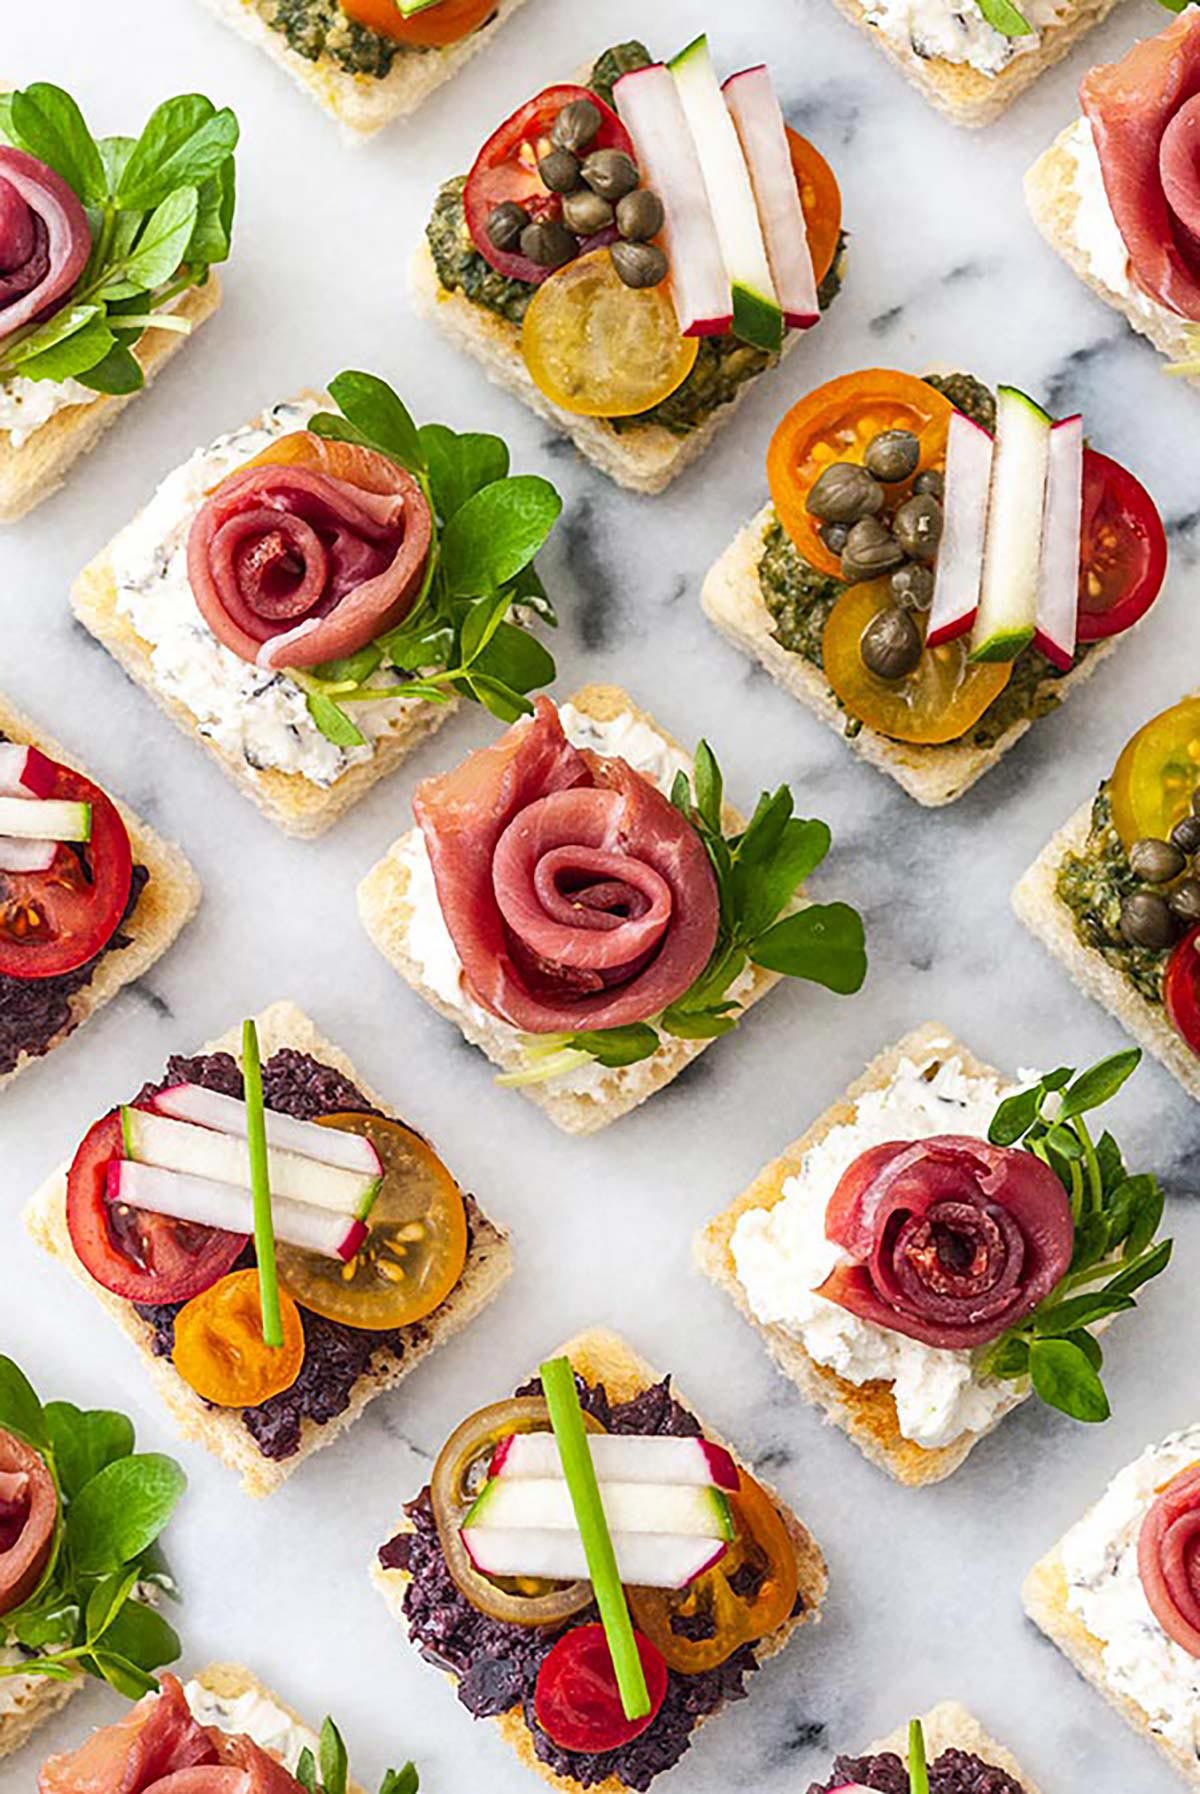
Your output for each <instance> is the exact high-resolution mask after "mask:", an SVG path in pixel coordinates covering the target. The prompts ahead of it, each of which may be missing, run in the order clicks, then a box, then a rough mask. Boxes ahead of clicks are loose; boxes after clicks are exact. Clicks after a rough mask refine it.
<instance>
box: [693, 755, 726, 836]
mask: <svg viewBox="0 0 1200 1794" xmlns="http://www.w3.org/2000/svg"><path fill="white" fill-rule="evenodd" d="M692 782H693V785H694V787H695V792H696V808H697V810H698V811H699V812H700V816H701V818H702V819H703V821H704V822H705V823H706V824H707V826H708V827H709V828H710V829H712V831H713V833H714V834H718V835H719V834H720V832H721V805H722V803H723V801H724V796H725V781H724V780H723V779H722V777H721V768H720V767H719V766H718V765H717V757H716V755H715V754H714V753H713V751H712V749H711V748H710V747H709V745H708V743H707V741H702V742H701V743H700V745H699V747H698V748H697V749H696V759H695V764H694V767H693V771H692Z"/></svg>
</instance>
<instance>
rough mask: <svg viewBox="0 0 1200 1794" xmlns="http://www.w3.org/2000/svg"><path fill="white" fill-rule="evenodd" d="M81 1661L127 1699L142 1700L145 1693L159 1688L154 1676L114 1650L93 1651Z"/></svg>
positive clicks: (152, 1692)
mask: <svg viewBox="0 0 1200 1794" xmlns="http://www.w3.org/2000/svg"><path fill="white" fill-rule="evenodd" d="M80 1662H81V1664H82V1666H83V1668H84V1669H85V1670H86V1671H87V1672H88V1674H89V1675H93V1676H98V1677H99V1678H100V1679H101V1680H102V1681H104V1682H107V1683H108V1685H109V1687H110V1688H115V1689H116V1691H117V1693H118V1694H122V1695H124V1697H125V1699H126V1700H127V1701H140V1700H141V1698H142V1696H143V1695H144V1694H154V1693H155V1692H156V1691H157V1689H158V1683H157V1681H156V1680H155V1678H154V1677H153V1676H151V1675H148V1674H147V1673H146V1671H145V1670H144V1669H141V1668H140V1667H139V1666H138V1665H137V1664H136V1663H129V1662H127V1661H126V1659H125V1658H124V1657H118V1656H117V1654H116V1653H115V1652H114V1651H93V1652H92V1653H91V1656H90V1657H83V1658H81V1659H80Z"/></svg>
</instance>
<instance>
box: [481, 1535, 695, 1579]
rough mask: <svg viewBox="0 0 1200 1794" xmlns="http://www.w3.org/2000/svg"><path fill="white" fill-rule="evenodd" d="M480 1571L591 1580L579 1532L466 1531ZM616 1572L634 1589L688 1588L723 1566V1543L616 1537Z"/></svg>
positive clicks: (663, 1538)
mask: <svg viewBox="0 0 1200 1794" xmlns="http://www.w3.org/2000/svg"><path fill="white" fill-rule="evenodd" d="M459 1536H460V1537H461V1539H462V1542H463V1544H464V1546H465V1547H466V1549H467V1552H468V1554H469V1556H470V1558H471V1561H472V1563H473V1564H474V1565H475V1567H476V1569H478V1570H482V1571H483V1572H484V1574H485V1575H488V1576H536V1577H538V1578H539V1579H540V1578H545V1579H547V1580H550V1581H555V1582H583V1581H586V1580H587V1578H588V1574H589V1572H588V1565H587V1554H586V1553H585V1551H584V1548H583V1540H582V1538H581V1537H580V1535H579V1533H578V1532H574V1533H570V1532H524V1531H517V1532H507V1531H504V1530H502V1529H501V1528H499V1527H497V1528H495V1529H492V1528H488V1527H472V1528H470V1529H467V1528H464V1529H463V1531H462V1533H461V1534H460V1535H459ZM611 1536H612V1542H613V1549H614V1551H615V1552H616V1557H617V1571H618V1574H619V1575H620V1578H621V1581H622V1582H623V1583H624V1584H625V1585H626V1586H627V1587H629V1588H686V1587H687V1585H688V1583H689V1582H694V1581H695V1579H696V1577H697V1576H700V1575H703V1573H704V1571H705V1570H708V1569H711V1568H712V1566H713V1564H715V1563H719V1562H720V1560H721V1559H722V1557H724V1555H725V1552H726V1551H727V1549H728V1547H727V1546H726V1545H725V1543H724V1542H723V1541H721V1540H713V1539H691V1538H673V1537H671V1536H670V1535H669V1534H666V1533H652V1532H638V1533H629V1532H614V1533H612V1535H611Z"/></svg>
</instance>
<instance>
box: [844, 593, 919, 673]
mask: <svg viewBox="0 0 1200 1794" xmlns="http://www.w3.org/2000/svg"><path fill="white" fill-rule="evenodd" d="M921 646H922V644H921V631H920V630H919V629H918V628H917V626H916V624H915V623H914V622H913V620H912V618H911V617H910V616H909V614H908V612H907V611H906V610H905V609H904V608H903V606H902V605H899V604H893V605H890V606H889V607H888V609H887V610H881V611H880V612H879V614H878V616H875V617H873V618H872V619H871V621H870V622H869V623H868V624H867V627H866V628H865V629H864V630H863V634H862V641H861V642H860V644H859V651H860V653H861V654H862V657H863V665H864V666H865V667H866V668H867V671H868V672H871V673H874V674H875V675H876V676H877V677H878V678H880V679H906V678H907V677H908V675H909V673H911V672H914V671H915V670H916V668H917V666H918V664H919V663H920V659H921Z"/></svg>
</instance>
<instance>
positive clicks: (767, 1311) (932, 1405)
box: [732, 1056, 1023, 1450]
mask: <svg viewBox="0 0 1200 1794" xmlns="http://www.w3.org/2000/svg"><path fill="white" fill-rule="evenodd" d="M931 1063H932V1061H930V1060H926V1061H925V1062H924V1063H922V1064H920V1065H918V1064H915V1063H914V1062H913V1061H912V1060H910V1059H904V1060H902V1061H901V1063H900V1066H899V1068H898V1070H897V1072H896V1075H895V1077H894V1078H893V1080H892V1082H891V1083H890V1084H888V1085H887V1086H886V1087H885V1088H883V1089H881V1090H870V1091H867V1092H866V1094H865V1095H863V1096H860V1097H859V1099H858V1102H857V1104H856V1105H855V1114H854V1120H853V1121H852V1122H843V1123H841V1124H840V1125H839V1126H837V1127H833V1128H831V1129H830V1130H829V1132H828V1133H827V1134H825V1135H824V1137H823V1138H822V1139H820V1140H818V1141H817V1143H816V1144H815V1145H814V1146H811V1147H810V1148H809V1150H808V1151H807V1152H806V1153H805V1155H804V1159H803V1162H802V1164H801V1167H800V1169H799V1171H797V1172H796V1173H795V1174H794V1175H793V1176H791V1177H789V1178H788V1179H787V1181H786V1182H785V1184H784V1186H783V1194H782V1196H781V1198H780V1200H779V1201H778V1202H777V1203H776V1204H775V1205H774V1207H773V1208H770V1209H763V1208H755V1209H749V1210H747V1212H746V1213H745V1214H744V1215H743V1216H742V1217H741V1219H740V1220H739V1221H738V1224H737V1226H736V1228H735V1229H734V1234H733V1240H732V1251H733V1258H734V1263H735V1265H736V1267H737V1274H738V1277H739V1279H740V1280H741V1283H742V1287H743V1289H744V1290H745V1293H746V1300H747V1301H748V1302H749V1304H750V1307H751V1309H752V1311H753V1313H754V1315H755V1316H756V1318H757V1319H758V1320H759V1321H761V1322H762V1323H763V1325H764V1326H774V1327H779V1328H781V1329H782V1330H783V1332H785V1333H788V1334H790V1335H791V1336H792V1337H793V1338H794V1339H798V1340H799V1341H800V1343H801V1344H802V1345H803V1346H804V1349H805V1350H806V1351H807V1352H808V1354H809V1356H810V1357H812V1358H815V1359H816V1361H817V1363H818V1364H824V1365H827V1366H828V1367H829V1368H830V1369H831V1370H835V1371H836V1372H837V1373H838V1375H839V1376H841V1377H845V1379H846V1381H847V1382H849V1383H855V1384H860V1383H869V1382H874V1381H875V1380H877V1379H879V1380H882V1381H884V1382H888V1383H890V1384H891V1385H892V1395H893V1397H894V1398H895V1402H896V1411H897V1416H898V1419H899V1424H900V1431H901V1432H902V1433H903V1435H904V1437H905V1438H906V1439H911V1440H912V1441H913V1442H914V1444H917V1445H920V1446H923V1447H925V1448H926V1449H927V1450H932V1449H935V1448H937V1447H939V1446H943V1445H949V1444H950V1443H951V1441H952V1440H954V1439H957V1438H959V1437H960V1435H961V1434H963V1433H965V1432H981V1431H982V1430H983V1429H984V1428H986V1427H988V1426H990V1425H991V1424H992V1423H993V1422H994V1421H995V1420H997V1419H998V1418H999V1417H1000V1416H1001V1415H1002V1414H1004V1413H1007V1412H1008V1410H1009V1409H1010V1408H1012V1407H1015V1406H1016V1404H1017V1402H1018V1401H1020V1399H1021V1395H1022V1393H1023V1391H1022V1390H1021V1389H1020V1386H1019V1385H1016V1384H1013V1383H1008V1382H999V1381H997V1380H995V1379H993V1378H986V1377H981V1376H980V1375H979V1374H978V1372H977V1371H976V1369H975V1358H974V1355H973V1354H972V1353H971V1352H966V1351H951V1350H949V1349H948V1348H946V1347H941V1346H928V1345H923V1344H922V1343H921V1341H920V1340H916V1339H908V1338H906V1337H905V1335H904V1334H902V1333H893V1332H890V1331H889V1330H888V1329H887V1328H886V1327H879V1326H876V1325H875V1324H874V1323H873V1322H871V1321H865V1320H860V1319H859V1317H858V1316H857V1315H854V1314H850V1313H849V1312H848V1311H847V1310H846V1309H845V1308H841V1307H839V1305H838V1304H837V1303H836V1302H830V1301H827V1300H826V1299H825V1297H824V1296H819V1295H817V1294H816V1290H817V1289H818V1288H819V1286H820V1285H821V1284H822V1283H823V1282H824V1281H825V1279H826V1277H828V1275H829V1273H830V1272H831V1271H832V1270H833V1268H834V1266H835V1265H836V1264H837V1263H838V1262H839V1261H840V1260H841V1259H842V1258H843V1256H844V1254H843V1253H842V1250H841V1248H840V1247H839V1246H837V1245H835V1244H834V1243H833V1242H832V1241H830V1240H828V1239H827V1238H826V1237H825V1210H826V1208H827V1206H828V1203H829V1199H830V1197H831V1196H832V1195H833V1192H834V1190H835V1188H836V1187H837V1184H838V1182H839V1180H840V1178H841V1176H842V1173H843V1172H844V1171H846V1170H847V1169H848V1168H849V1166H850V1165H852V1164H853V1163H854V1161H855V1159H856V1158H858V1156H859V1155H860V1153H863V1152H865V1151H866V1150H867V1149H868V1148H869V1147H872V1146H880V1145H883V1144H884V1143H885V1142H887V1141H890V1140H927V1139H929V1138H931V1136H932V1135H934V1134H970V1135H975V1136H979V1137H982V1136H984V1135H986V1133H987V1129H988V1124H989V1122H990V1121H991V1119H992V1116H993V1115H994V1114H995V1111H996V1107H997V1105H998V1104H999V1102H1000V1100H1001V1098H1002V1096H1003V1095H1004V1094H1005V1090H1004V1087H1003V1086H1001V1084H1000V1083H999V1082H998V1081H997V1080H996V1079H995V1078H993V1077H988V1076H979V1077H973V1076H969V1075H968V1074H967V1072H966V1071H964V1069H963V1066H962V1063H961V1061H960V1060H959V1059H958V1058H957V1056H954V1057H951V1058H949V1059H946V1060H945V1061H943V1062H942V1063H941V1064H940V1065H939V1066H938V1067H937V1069H936V1071H934V1072H933V1073H932V1075H930V1066H931Z"/></svg>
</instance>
